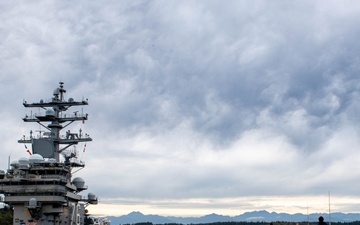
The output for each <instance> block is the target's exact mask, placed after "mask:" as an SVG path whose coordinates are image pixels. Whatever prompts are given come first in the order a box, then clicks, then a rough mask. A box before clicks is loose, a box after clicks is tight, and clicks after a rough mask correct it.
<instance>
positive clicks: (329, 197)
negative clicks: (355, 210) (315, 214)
mask: <svg viewBox="0 0 360 225" xmlns="http://www.w3.org/2000/svg"><path fill="white" fill-rule="evenodd" d="M330 213H331V211H330V191H329V225H331V214H330Z"/></svg>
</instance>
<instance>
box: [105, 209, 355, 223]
mask: <svg viewBox="0 0 360 225" xmlns="http://www.w3.org/2000/svg"><path fill="white" fill-rule="evenodd" d="M319 216H323V217H324V218H325V220H328V219H329V217H328V214H326V213H313V214H310V215H304V214H300V213H297V214H287V213H276V212H271V213H270V212H268V211H265V210H263V211H254V212H246V213H244V214H241V215H238V216H233V217H232V216H223V215H218V214H215V213H213V214H209V215H205V216H201V217H175V216H168V217H165V216H159V215H144V214H142V213H141V212H132V213H129V214H128V215H124V216H119V217H114V216H109V217H108V218H109V219H110V220H111V225H119V224H134V223H142V222H144V223H145V222H150V223H153V224H166V223H179V224H199V223H214V222H240V221H248V222H250V221H251V222H272V221H287V222H306V221H309V222H316V221H317V220H318V218H319ZM359 220H360V214H359V213H331V222H352V221H359Z"/></svg>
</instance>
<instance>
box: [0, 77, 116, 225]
mask: <svg viewBox="0 0 360 225" xmlns="http://www.w3.org/2000/svg"><path fill="white" fill-rule="evenodd" d="M65 93H66V90H65V89H64V83H63V82H59V87H57V88H56V89H55V90H54V92H53V95H52V97H50V99H49V100H40V101H39V102H37V103H28V102H27V101H25V100H24V101H23V105H24V107H26V108H36V109H37V110H38V111H37V112H39V113H32V111H31V114H30V115H25V117H24V118H23V121H24V122H32V123H37V124H39V125H40V126H41V128H44V129H43V130H42V131H41V130H40V131H35V132H33V131H32V130H30V132H29V135H23V136H22V137H21V138H20V139H19V140H18V143H20V144H23V145H24V146H25V149H26V151H27V152H25V154H26V155H24V157H22V158H20V159H18V160H15V161H12V162H10V156H9V163H8V168H7V170H6V169H5V170H0V196H1V199H0V200H1V201H0V202H1V203H3V205H4V206H5V207H9V208H10V209H11V210H12V213H13V225H90V224H94V225H97V224H99V225H109V224H110V221H108V220H107V219H106V218H93V217H92V216H91V215H89V214H88V210H87V209H86V207H87V206H88V205H89V204H97V203H98V198H97V196H96V195H95V194H93V193H91V192H89V193H88V194H87V196H82V195H81V192H82V191H85V190H87V189H88V187H87V185H85V181H84V179H83V178H81V177H76V176H75V173H76V172H77V171H79V170H80V169H83V168H84V167H85V163H84V162H83V161H82V160H80V159H79V152H78V151H77V148H76V146H77V145H78V144H79V143H83V144H84V146H86V142H89V141H92V138H91V137H90V136H89V135H88V134H87V133H84V132H83V131H82V130H81V128H80V130H79V131H78V132H72V131H71V130H70V129H69V126H70V125H71V124H73V123H74V122H82V123H84V122H85V121H86V120H88V114H85V113H83V112H82V111H81V113H79V110H76V111H72V112H69V109H70V108H71V107H82V106H87V105H88V99H82V100H80V101H76V100H74V99H73V98H68V99H65ZM64 129H66V131H63V130H64ZM28 146H31V148H28Z"/></svg>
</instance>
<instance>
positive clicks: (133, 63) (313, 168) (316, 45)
mask: <svg viewBox="0 0 360 225" xmlns="http://www.w3.org/2000/svg"><path fill="white" fill-rule="evenodd" d="M1 7H2V8H3V9H4V10H3V12H4V13H3V14H2V15H1V16H0V17H1V19H2V20H3V21H4V23H2V24H1V25H0V31H1V32H0V33H1V35H0V49H1V51H0V66H1V68H2V72H1V73H2V75H1V76H0V81H1V82H0V83H1V84H0V85H1V88H0V94H1V95H2V96H6V98H5V97H4V98H2V99H1V104H2V105H3V106H6V107H2V109H1V111H0V115H2V118H6V120H4V121H3V122H2V123H3V124H2V125H3V127H7V128H9V129H7V130H2V131H0V132H1V134H2V135H1V139H0V140H1V146H2V149H4V151H3V152H2V153H1V154H2V160H1V164H2V165H7V156H8V155H9V154H10V152H14V153H12V154H13V156H14V157H15V156H18V155H19V156H20V155H21V151H22V150H23V149H22V147H21V146H19V145H17V144H16V142H15V141H16V139H19V138H21V136H22V135H23V134H24V133H25V132H27V130H28V128H30V129H34V130H36V129H37V126H36V125H35V126H33V125H30V124H25V125H24V124H22V123H21V117H22V116H24V115H25V114H26V113H31V112H28V111H26V110H25V109H23V108H22V106H21V103H22V100H23V99H26V100H27V101H28V102H36V101H38V100H40V99H43V98H51V93H52V91H53V90H54V89H55V88H56V86H57V83H58V82H59V81H60V80H61V81H64V82H65V88H66V89H67V93H66V98H69V97H73V98H74V99H77V100H80V99H83V98H88V99H89V103H90V105H89V107H85V108H84V109H80V110H84V111H86V112H88V113H89V115H90V117H89V121H87V122H86V123H85V124H84V125H74V126H73V128H74V130H75V131H76V130H78V129H80V128H82V129H83V130H84V132H86V133H89V134H90V135H91V136H92V137H93V138H94V141H93V142H92V143H89V144H88V146H87V149H86V152H85V153H84V154H83V155H82V157H83V159H84V160H85V161H86V162H87V165H88V166H87V168H86V169H85V170H83V171H79V174H78V175H79V176H80V175H81V176H83V177H84V178H85V180H86V181H87V183H88V185H89V187H90V189H92V190H91V191H93V192H95V193H96V194H98V195H99V196H102V197H103V198H104V199H117V198H120V199H122V200H121V201H125V202H126V201H127V200H126V197H129V199H130V198H131V199H143V200H144V201H148V200H149V199H153V200H154V199H155V200H154V201H157V202H160V201H162V200H164V199H166V201H170V202H172V201H178V200H180V201H185V200H186V199H208V200H209V201H212V200H213V199H229V198H237V197H239V198H242V197H246V196H260V197H261V196H279V195H280V196H298V195H322V194H324V193H326V192H327V191H329V190H330V189H333V190H334V191H335V192H336V193H338V194H339V196H340V195H352V196H353V197H354V198H355V197H357V190H358V188H359V187H358V185H356V182H355V181H356V177H357V173H356V171H357V167H356V165H358V157H357V152H356V146H357V145H358V143H359V138H358V136H359V135H358V134H359V129H358V126H357V125H358V121H359V118H358V117H359V116H358V108H359V106H358V105H359V104H358V103H359V101H358V99H359V98H358V96H359V91H358V89H359V80H358V75H357V74H358V72H359V66H358V65H359V57H358V56H357V55H358V54H357V53H358V52H359V51H358V50H359V45H358V41H357V39H356V37H357V36H358V35H357V34H358V31H357V30H358V29H357V24H358V23H357V22H358V21H359V20H360V17H359V16H358V15H360V14H359V10H360V7H359V5H358V4H356V3H353V2H352V3H351V4H350V2H348V1H344V2H336V1H330V2H326V4H325V3H324V2H321V1H320V2H316V3H314V2H311V1H303V2H293V3H281V4H279V3H278V2H272V3H269V2H266V1H260V2H250V1H245V2H238V1H229V2H227V4H223V3H221V2H219V1H208V2H207V3H206V4H204V3H202V2H193V1H181V2H168V1H156V2H145V1H124V2H114V1H106V2H101V3H97V2H93V3H88V2H86V4H85V2H82V1H80V2H78V3H75V4H74V3H73V2H71V3H70V2H69V1H64V2H61V3H59V2H51V1H50V2H42V1H39V2H37V3H31V4H27V3H21V4H20V3H19V5H18V6H14V5H10V4H7V3H2V4H1ZM74 110H75V109H74ZM67 113H73V111H71V110H69V112H67ZM15 121H17V122H15ZM13 124H16V125H14V126H16V127H13V126H12V125H13ZM9 140H14V141H13V142H10V141H9ZM82 147H83V146H79V148H80V149H81V148H82ZM109 165H110V166H109ZM3 167H6V166H3ZM271 199H272V198H271ZM208 200H206V201H208ZM105 201H106V200H105ZM129 201H130V200H129ZM206 201H205V202H206ZM274 201H276V200H274ZM279 201H280V200H279ZM217 204H219V208H220V205H221V203H216V204H215V205H217ZM269 204H270V203H269ZM274 204H275V203H274ZM344 204H345V203H344ZM349 204H350V203H349ZM205 205H206V204H205ZM212 207H213V206H212ZM249 207H250V206H249Z"/></svg>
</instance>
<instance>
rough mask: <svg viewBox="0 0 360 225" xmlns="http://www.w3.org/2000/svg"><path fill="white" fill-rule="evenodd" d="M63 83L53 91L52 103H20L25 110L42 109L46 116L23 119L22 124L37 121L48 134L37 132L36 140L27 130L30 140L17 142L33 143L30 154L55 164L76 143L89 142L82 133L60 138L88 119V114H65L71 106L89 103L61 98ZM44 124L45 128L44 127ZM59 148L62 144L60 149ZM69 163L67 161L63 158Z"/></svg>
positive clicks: (80, 131) (24, 138)
mask: <svg viewBox="0 0 360 225" xmlns="http://www.w3.org/2000/svg"><path fill="white" fill-rule="evenodd" d="M63 84H64V83H63V82H60V83H59V87H58V88H56V89H55V90H54V93H53V97H52V99H51V101H49V102H44V101H43V100H40V102H39V103H31V104H29V103H27V102H26V101H24V102H23V105H24V106H25V107H33V108H42V109H44V110H45V115H44V114H41V115H37V114H35V115H31V116H27V115H26V116H25V117H24V118H23V120H24V121H25V122H36V123H38V124H40V125H41V126H42V127H44V128H45V129H46V130H48V132H43V133H42V132H40V134H39V136H38V137H35V136H34V134H33V132H32V131H30V136H29V137H25V136H24V137H23V138H22V139H20V140H18V142H19V143H24V144H25V143H30V144H32V153H33V154H40V155H42V156H43V157H44V158H54V159H56V161H57V162H59V161H60V154H61V153H62V152H63V151H64V150H66V149H67V148H68V147H70V146H72V145H77V144H78V143H79V142H88V141H92V139H91V138H90V137H89V135H88V134H83V133H82V130H81V129H80V130H79V133H71V132H70V130H68V131H66V135H61V134H60V131H61V130H62V129H64V128H66V127H67V126H69V125H70V124H71V123H73V122H75V121H83V122H84V121H85V120H87V119H88V114H83V113H79V111H75V112H73V114H65V113H63V112H65V111H66V110H68V109H69V108H70V107H72V106H84V105H88V101H87V99H86V100H82V101H74V99H73V98H69V99H68V100H67V101H66V100H65V99H64V93H65V92H66V90H65V89H64V85H63ZM45 123H47V126H46V125H45ZM62 145H65V146H64V147H62ZM66 160H68V159H66Z"/></svg>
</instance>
